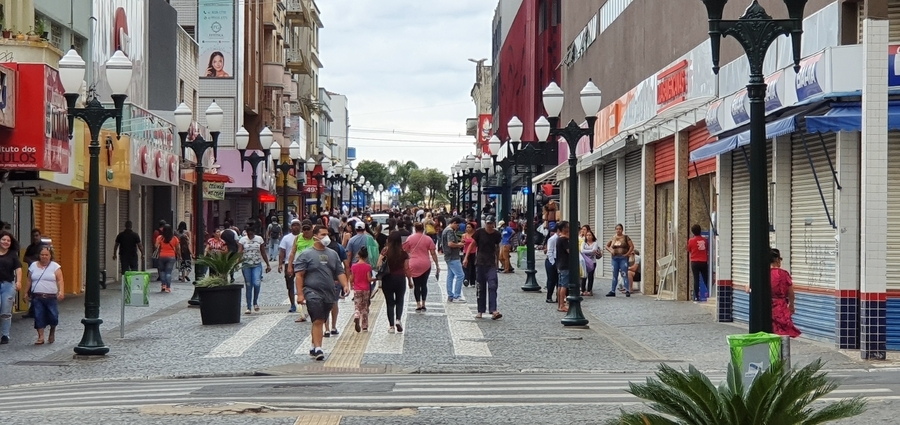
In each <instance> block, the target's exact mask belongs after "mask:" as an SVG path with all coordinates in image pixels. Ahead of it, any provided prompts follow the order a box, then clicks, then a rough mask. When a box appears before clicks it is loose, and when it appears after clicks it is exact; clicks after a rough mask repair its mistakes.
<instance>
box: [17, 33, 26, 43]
mask: <svg viewBox="0 0 900 425" xmlns="http://www.w3.org/2000/svg"><path fill="white" fill-rule="evenodd" d="M16 41H25V33H23V32H22V31H16Z"/></svg>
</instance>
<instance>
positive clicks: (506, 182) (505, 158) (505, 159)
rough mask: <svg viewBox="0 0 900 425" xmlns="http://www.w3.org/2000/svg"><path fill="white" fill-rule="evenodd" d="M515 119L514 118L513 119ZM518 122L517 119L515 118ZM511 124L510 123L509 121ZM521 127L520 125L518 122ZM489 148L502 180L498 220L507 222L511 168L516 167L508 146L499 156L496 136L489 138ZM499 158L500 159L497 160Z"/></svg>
mask: <svg viewBox="0 0 900 425" xmlns="http://www.w3.org/2000/svg"><path fill="white" fill-rule="evenodd" d="M513 118H515V117H513ZM515 119H516V120H518V118H515ZM510 123H512V121H510ZM519 125H520V126H521V125H522V123H521V122H519ZM489 146H490V148H491V158H492V159H493V161H494V166H495V167H499V168H500V175H501V176H502V179H503V183H502V186H503V194H502V195H501V198H500V211H499V213H500V214H499V215H498V218H499V219H501V220H509V219H510V215H509V211H510V209H511V207H512V173H511V171H512V168H513V166H514V165H516V163H515V161H513V157H512V152H511V151H510V150H509V145H507V146H506V148H507V149H506V150H504V151H503V152H502V155H501V147H500V146H501V143H500V138H498V137H497V136H496V135H494V136H491V141H490V143H489ZM497 158H500V159H497Z"/></svg>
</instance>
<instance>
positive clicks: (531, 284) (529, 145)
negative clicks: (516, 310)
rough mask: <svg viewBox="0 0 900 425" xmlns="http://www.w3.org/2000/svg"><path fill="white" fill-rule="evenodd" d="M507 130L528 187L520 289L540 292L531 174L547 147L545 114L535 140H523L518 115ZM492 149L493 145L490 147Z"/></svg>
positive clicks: (548, 125) (512, 156)
mask: <svg viewBox="0 0 900 425" xmlns="http://www.w3.org/2000/svg"><path fill="white" fill-rule="evenodd" d="M506 129H507V132H508V133H509V137H510V142H509V143H508V144H507V149H509V151H510V157H511V158H512V159H513V162H514V163H515V165H517V166H520V165H524V166H526V167H527V171H526V173H525V187H526V188H527V189H528V193H526V202H525V203H526V207H525V208H526V212H525V217H526V220H525V229H526V231H525V238H526V239H527V242H526V245H525V246H526V268H527V270H525V276H526V277H525V285H524V286H522V290H523V291H525V292H540V290H541V286H540V285H539V284H538V282H537V276H536V275H537V266H536V264H535V259H534V254H535V249H534V215H535V206H534V196H535V195H534V188H532V185H533V183H532V178H533V176H534V174H533V173H534V167H536V166H537V165H539V164H543V161H541V159H542V157H543V155H544V153H545V152H546V151H547V149H546V145H547V142H546V141H545V140H547V137H548V136H549V135H550V122H549V121H547V119H546V118H544V117H540V118H538V120H537V122H536V123H535V124H534V130H535V133H537V139H538V140H539V141H537V142H531V141H529V142H522V140H521V139H522V131H523V126H522V121H521V120H519V118H518V117H515V116H513V117H512V119H510V120H509V123H508V124H507V125H506ZM491 149H493V148H491Z"/></svg>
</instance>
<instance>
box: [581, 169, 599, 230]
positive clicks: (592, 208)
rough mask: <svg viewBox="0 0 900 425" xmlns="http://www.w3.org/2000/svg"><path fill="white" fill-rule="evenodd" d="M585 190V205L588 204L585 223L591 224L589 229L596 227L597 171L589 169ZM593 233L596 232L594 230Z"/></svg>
mask: <svg viewBox="0 0 900 425" xmlns="http://www.w3.org/2000/svg"><path fill="white" fill-rule="evenodd" d="M584 189H585V192H587V200H588V202H587V205H588V220H587V224H588V225H590V226H591V229H593V228H595V227H597V172H596V170H591V172H590V173H588V178H587V187H586V188H584ZM594 234H597V233H596V232H594Z"/></svg>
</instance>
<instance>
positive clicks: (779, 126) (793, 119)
mask: <svg viewBox="0 0 900 425" xmlns="http://www.w3.org/2000/svg"><path fill="white" fill-rule="evenodd" d="M810 118H811V117H810ZM796 129H797V116H796V115H790V116H787V117H784V118H781V119H779V120H777V121H772V122H770V123H768V124H766V138H767V139H771V138H773V137H778V136H783V135H785V134H790V133H793V132H794V130H796ZM748 144H750V130H745V131H743V132H740V133H738V134H735V135H732V136H728V137H726V138H724V139H720V140H718V141H716V142H713V143H710V144H708V145H706V146H702V147H699V148H697V149H694V151H693V152H691V161H692V162H693V161H702V160H704V159H709V158H712V157H714V156H718V155H721V154H723V153H726V152H731V151H733V150H735V149H737V148H739V147H741V146H746V145H748Z"/></svg>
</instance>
